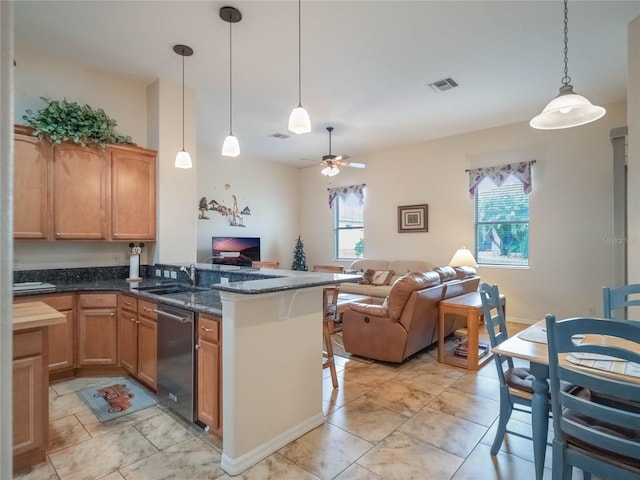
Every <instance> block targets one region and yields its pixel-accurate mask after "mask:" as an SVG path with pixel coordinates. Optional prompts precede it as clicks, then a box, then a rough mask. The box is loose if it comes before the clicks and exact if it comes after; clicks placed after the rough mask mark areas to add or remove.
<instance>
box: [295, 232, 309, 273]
mask: <svg viewBox="0 0 640 480" xmlns="http://www.w3.org/2000/svg"><path fill="white" fill-rule="evenodd" d="M291 270H300V271H303V272H306V271H307V270H308V269H307V256H306V255H305V254H304V245H303V244H302V240H300V235H298V240H296V248H295V250H294V251H293V263H292V264H291Z"/></svg>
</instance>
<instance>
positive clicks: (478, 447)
mask: <svg viewBox="0 0 640 480" xmlns="http://www.w3.org/2000/svg"><path fill="white" fill-rule="evenodd" d="M516 328H517V327H516ZM436 358H437V351H436V348H435V347H433V348H431V349H429V350H427V351H424V352H421V353H420V354H418V355H417V356H415V357H414V358H412V359H411V360H409V361H407V362H405V363H404V364H402V365H388V364H381V363H377V362H374V363H363V362H360V361H358V360H355V359H351V360H349V359H345V358H343V357H336V363H337V365H338V377H339V383H340V388H339V389H338V390H333V388H332V386H331V379H330V377H329V371H328V370H324V372H323V373H324V382H323V405H324V413H325V415H326V422H325V423H324V425H322V426H320V427H318V428H316V429H315V430H313V431H311V432H309V433H308V434H306V435H304V436H302V437H300V438H299V439H297V440H295V441H294V442H292V443H290V444H289V445H287V446H285V447H283V448H282V449H280V451H278V452H277V453H275V454H273V455H271V456H270V457H268V458H266V459H265V460H263V461H262V462H260V463H258V464H257V465H255V466H253V467H252V468H250V469H249V470H247V471H245V472H244V473H243V474H241V475H239V476H237V477H229V476H228V475H227V474H226V473H225V472H224V471H223V470H222V469H221V468H220V449H219V446H218V445H217V442H216V441H215V440H214V439H213V438H212V437H211V436H210V435H208V434H206V433H203V432H202V430H200V429H198V428H197V427H194V426H191V425H189V424H186V423H185V422H183V421H181V420H180V419H178V418H177V417H175V416H174V415H173V414H172V413H171V412H169V411H167V410H166V409H164V407H162V406H155V407H151V408H148V409H145V410H141V411H139V412H135V413H133V414H130V415H127V416H124V417H121V418H119V419H116V420H112V421H110V422H107V423H100V422H99V421H98V420H97V419H96V417H95V416H94V415H93V414H92V413H91V412H90V411H89V410H87V408H86V407H85V405H84V403H83V402H82V400H81V399H80V398H79V397H78V395H77V394H76V393H75V392H76V391H78V390H81V389H83V388H86V387H87V386H90V385H92V384H95V382H97V381H99V382H103V381H104V379H95V378H77V379H73V380H69V381H64V382H61V383H55V384H52V385H51V386H50V388H49V408H50V442H49V450H48V453H47V459H46V461H45V462H43V463H42V464H40V465H38V466H36V467H35V468H33V469H32V470H31V471H29V472H24V473H22V474H21V475H18V476H16V477H14V478H15V479H20V480H58V479H59V480H80V479H87V480H94V479H102V480H122V479H127V480H142V479H144V480H150V479H153V480H161V479H185V480H198V479H215V480H218V479H220V480H224V479H230V478H237V479H243V480H245V479H246V480H271V479H272V480H313V479H322V480H329V479H336V480H347V479H349V480H409V479H420V480H424V479H429V480H439V479H443V480H448V479H451V480H463V479H481V480H485V479H486V480H491V479H514V480H515V479H517V480H525V479H529V478H531V479H532V478H534V466H533V463H532V462H533V452H532V445H531V441H530V440H526V439H522V438H519V437H517V436H511V437H509V436H507V438H505V441H504V443H503V445H502V449H501V451H500V452H499V453H498V455H497V456H495V457H493V456H491V455H490V453H489V447H490V445H491V442H492V441H493V437H494V432H495V424H496V418H497V416H498V407H499V402H498V382H497V379H496V373H495V365H494V363H493V362H489V363H488V364H487V365H486V366H485V367H484V368H483V369H482V370H480V372H478V373H473V372H468V371H466V370H464V369H460V368H456V367H450V366H446V365H442V364H440V363H438V362H437V360H436ZM510 428H511V429H514V430H515V429H517V430H519V431H522V432H524V433H529V432H530V431H531V430H530V429H531V427H530V416H529V415H526V414H521V413H518V412H514V415H513V417H512V420H511V422H510ZM550 466H551V452H550V449H548V451H547V459H546V468H545V478H546V479H550V478H551V471H550ZM577 473H578V472H575V471H574V478H576V479H577V478H582V477H581V475H580V476H578V475H577Z"/></svg>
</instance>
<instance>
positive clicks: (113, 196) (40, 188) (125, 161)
mask: <svg viewBox="0 0 640 480" xmlns="http://www.w3.org/2000/svg"><path fill="white" fill-rule="evenodd" d="M15 145H16V146H15V174H14V185H15V190H14V191H15V194H14V237H15V238H41V239H55V240H155V238H156V181H157V180H156V178H157V173H156V172H157V169H156V152H155V151H153V150H147V149H144V148H138V147H128V146H120V145H108V146H107V147H106V148H105V149H104V150H102V149H100V148H93V147H81V146H79V145H76V144H72V143H64V144H61V145H57V144H56V145H53V146H50V145H48V144H47V143H46V142H40V141H39V140H38V139H37V138H35V137H33V136H30V135H29V129H27V128H25V127H19V126H16V129H15Z"/></svg>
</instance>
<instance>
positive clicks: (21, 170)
mask: <svg viewBox="0 0 640 480" xmlns="http://www.w3.org/2000/svg"><path fill="white" fill-rule="evenodd" d="M16 131H18V130H16ZM14 140H15V141H14V159H15V162H14V171H13V200H14V201H13V236H14V238H48V237H49V235H50V224H49V218H50V217H49V185H48V181H49V174H48V168H49V157H50V155H51V147H49V145H48V144H46V143H44V142H40V141H39V140H38V139H37V138H36V137H33V136H31V135H28V134H16V135H15V136H14Z"/></svg>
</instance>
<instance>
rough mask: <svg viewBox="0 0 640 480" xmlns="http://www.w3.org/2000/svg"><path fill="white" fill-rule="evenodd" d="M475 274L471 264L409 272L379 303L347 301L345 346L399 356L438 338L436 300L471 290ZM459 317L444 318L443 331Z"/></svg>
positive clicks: (385, 358) (476, 282)
mask: <svg viewBox="0 0 640 480" xmlns="http://www.w3.org/2000/svg"><path fill="white" fill-rule="evenodd" d="M479 283H480V277H479V276H477V275H476V271H475V269H473V268H470V267H455V268H452V267H439V268H436V269H434V270H433V271H430V272H411V273H408V274H406V275H404V276H402V277H400V278H399V279H398V280H397V281H396V282H395V283H394V284H393V286H392V287H391V291H390V293H389V296H388V297H387V299H386V300H385V302H384V303H383V304H382V305H370V304H363V303H351V304H349V305H348V306H347V309H346V310H345V312H344V314H343V316H342V336H343V341H344V349H345V350H346V351H347V352H350V353H354V354H356V355H360V356H363V357H368V358H373V359H376V360H382V361H386V362H402V361H403V360H405V359H406V358H407V357H409V356H410V355H413V354H414V353H416V352H417V351H419V350H422V349H423V348H425V347H428V346H429V345H431V344H433V343H435V342H437V341H438V330H437V328H438V303H439V302H440V301H441V300H444V299H447V298H451V297H455V296H458V295H462V294H465V293H470V292H475V291H476V290H477V289H478V285H479ZM463 323H464V320H463V319H460V321H457V319H456V317H455V316H448V318H445V328H446V331H445V336H446V335H449V334H450V333H453V332H454V331H455V329H456V328H458V327H459V325H461V324H463Z"/></svg>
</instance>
